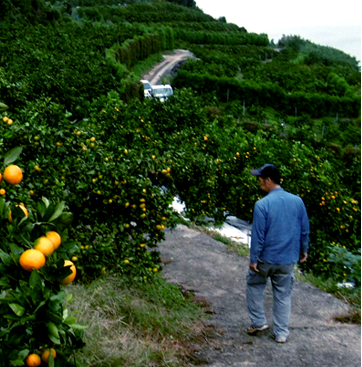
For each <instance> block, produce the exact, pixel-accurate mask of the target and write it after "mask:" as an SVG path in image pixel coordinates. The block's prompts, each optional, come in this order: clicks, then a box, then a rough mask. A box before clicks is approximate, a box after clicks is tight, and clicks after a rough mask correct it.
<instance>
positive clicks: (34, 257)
mask: <svg viewBox="0 0 362 367" xmlns="http://www.w3.org/2000/svg"><path fill="white" fill-rule="evenodd" d="M19 263H20V266H21V267H22V268H23V269H24V270H26V271H32V270H33V269H40V268H41V267H42V266H44V265H45V256H44V255H43V253H42V252H40V251H38V250H35V249H29V250H26V251H24V252H23V253H22V254H21V256H20V260H19Z"/></svg>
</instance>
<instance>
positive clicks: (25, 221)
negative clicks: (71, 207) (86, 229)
mask: <svg viewBox="0 0 362 367" xmlns="http://www.w3.org/2000/svg"><path fill="white" fill-rule="evenodd" d="M20 153H21V149H19V148H14V149H12V150H11V151H9V152H8V153H7V154H5V156H4V166H7V165H9V164H10V163H13V162H14V161H15V160H17V159H18V156H19V155H20ZM2 186H3V187H4V186H5V187H6V188H8V185H6V183H3V184H2ZM18 190H19V188H18V187H16V188H15V189H14V190H13V193H14V194H13V195H10V196H12V197H14V199H13V200H12V201H6V200H5V199H4V198H0V222H1V226H0V237H1V242H0V259H1V262H0V284H1V296H0V314H1V318H0V326H1V332H0V345H1V347H0V357H1V358H0V366H4V367H7V366H9V365H14V366H22V365H24V363H23V361H24V359H25V358H26V357H27V355H28V354H30V353H34V352H37V351H39V350H40V348H41V347H42V348H45V347H49V348H50V347H52V348H55V349H56V351H57V361H56V364H55V365H56V366H61V365H62V366H66V365H68V364H67V361H69V358H70V357H72V356H73V352H74V350H76V349H79V348H82V347H83V345H84V343H83V341H82V338H83V330H82V329H83V328H84V327H83V326H80V325H78V324H76V323H75V321H76V320H75V318H74V317H72V316H70V315H69V313H68V310H67V309H66V308H65V307H64V302H65V298H66V293H65V292H64V289H63V288H62V286H61V285H60V284H59V282H60V281H62V280H63V279H64V278H65V277H67V276H68V275H70V274H71V273H72V271H71V270H70V269H69V267H64V260H65V259H68V258H69V257H71V256H72V254H74V253H75V252H77V251H78V248H77V246H76V243H75V242H74V241H71V240H70V239H69V237H68V229H67V228H66V227H68V225H69V224H70V221H69V218H71V213H67V212H64V209H65V203H64V202H59V203H57V204H55V203H53V202H51V201H49V200H48V199H46V198H45V197H43V198H42V200H41V201H39V202H34V201H32V200H27V202H26V204H25V207H26V209H27V211H28V215H25V214H24V212H23V210H21V209H20V208H19V207H18V205H17V204H16V205H15V203H17V202H19V197H18V196H17V195H16V194H15V192H16V191H18ZM9 191H10V190H9ZM10 211H11V218H12V221H10V220H9V215H10V214H9V213H10ZM48 231H56V232H58V233H60V234H61V237H62V244H61V246H60V247H59V248H58V249H57V250H56V251H55V252H54V253H53V254H52V255H50V256H47V258H46V263H45V265H44V266H42V267H41V268H40V269H39V270H37V269H33V270H32V271H31V272H28V271H26V270H24V269H23V268H22V267H21V266H20V263H19V259H20V257H21V255H22V254H23V253H24V251H26V250H28V249H30V248H32V247H33V243H34V241H35V240H36V239H37V238H39V237H40V236H44V235H45V234H46V232H48ZM68 298H69V299H70V298H71V295H69V296H68ZM53 362H54V361H53ZM53 365H54V363H53Z"/></svg>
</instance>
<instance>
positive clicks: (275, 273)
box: [246, 262, 294, 338]
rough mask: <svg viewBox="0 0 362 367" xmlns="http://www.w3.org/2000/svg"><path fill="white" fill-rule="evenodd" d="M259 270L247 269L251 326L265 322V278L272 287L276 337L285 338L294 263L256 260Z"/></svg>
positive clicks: (261, 324)
mask: <svg viewBox="0 0 362 367" xmlns="http://www.w3.org/2000/svg"><path fill="white" fill-rule="evenodd" d="M258 270H259V272H254V271H252V270H250V269H249V272H248V275H247V277H246V284H247V305H248V313H249V317H250V320H251V324H252V326H255V327H260V326H263V325H266V324H267V320H266V317H265V311H264V291H265V287H266V284H267V279H268V278H270V280H271V284H272V287H273V298H274V303H273V324H274V328H273V331H274V335H275V336H276V337H282V338H287V337H288V335H289V330H288V324H289V319H290V312H291V300H292V290H293V284H294V274H293V270H294V263H291V264H287V265H278V264H269V263H264V262H258Z"/></svg>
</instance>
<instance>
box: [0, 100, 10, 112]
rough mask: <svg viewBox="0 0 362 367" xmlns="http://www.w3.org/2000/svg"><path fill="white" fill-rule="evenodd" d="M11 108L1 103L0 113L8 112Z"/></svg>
mask: <svg viewBox="0 0 362 367" xmlns="http://www.w3.org/2000/svg"><path fill="white" fill-rule="evenodd" d="M8 108H9V107H8V106H7V105H6V104H5V103H2V102H0V111H6V110H7V109H8Z"/></svg>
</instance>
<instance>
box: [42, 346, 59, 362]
mask: <svg viewBox="0 0 362 367" xmlns="http://www.w3.org/2000/svg"><path fill="white" fill-rule="evenodd" d="M50 352H52V355H53V357H54V358H55V357H56V356H57V352H56V351H55V350H54V349H53V348H50V349H45V350H44V352H43V353H42V354H41V359H42V360H43V362H45V363H48V361H49V356H50Z"/></svg>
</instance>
